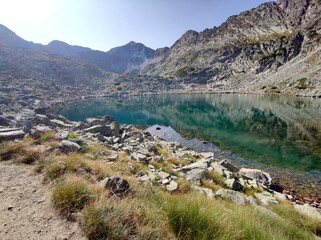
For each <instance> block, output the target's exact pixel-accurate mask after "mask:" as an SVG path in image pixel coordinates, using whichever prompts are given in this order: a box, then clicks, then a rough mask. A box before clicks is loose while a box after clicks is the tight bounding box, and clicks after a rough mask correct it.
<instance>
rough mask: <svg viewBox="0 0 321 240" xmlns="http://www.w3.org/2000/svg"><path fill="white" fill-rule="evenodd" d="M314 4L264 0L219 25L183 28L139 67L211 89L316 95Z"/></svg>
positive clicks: (318, 24) (320, 25)
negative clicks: (154, 58) (164, 49)
mask: <svg viewBox="0 0 321 240" xmlns="http://www.w3.org/2000/svg"><path fill="white" fill-rule="evenodd" d="M320 5H321V2H320V1H319V0H311V1H309V0H292V1H288V0H278V1H277V2H267V3H264V4H262V5H260V6H259V7H257V8H255V9H251V10H249V11H245V12H242V13H241V14H239V15H237V16H231V17H230V18H228V19H227V21H226V22H225V23H223V24H222V25H221V26H219V27H214V28H212V29H205V30H204V31H202V32H199V33H198V32H196V31H192V30H190V31H187V32H186V33H185V34H184V35H183V36H182V37H181V38H180V39H179V40H177V41H176V42H175V44H174V45H173V46H172V47H171V48H170V49H169V51H168V52H167V53H166V54H165V55H164V56H163V57H162V58H160V59H159V60H158V61H154V62H153V63H151V64H150V65H148V66H146V67H145V68H144V69H143V71H142V73H145V74H149V75H160V76H163V77H170V78H173V79H174V80H177V81H180V82H183V83H185V85H186V86H188V85H190V84H195V83H196V84H201V85H206V87H207V88H209V89H213V90H215V91H251V92H265V91H266V92H267V93H270V92H271V93H273V92H277V91H281V92H284V93H287V94H303V95H320V94H321V86H320V83H319V80H318V79H320V73H321V69H320V60H321V54H320V39H321V34H320V29H321V20H320V13H321V8H320ZM299 69H300V71H298V70H299ZM305 78H306V80H301V82H300V81H298V80H300V79H305ZM264 86H265V87H264ZM262 88H263V89H262ZM271 88H273V89H271ZM276 88H277V89H278V90H275V89H276ZM272 90H275V91H272Z"/></svg>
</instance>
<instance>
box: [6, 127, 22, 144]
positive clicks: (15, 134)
mask: <svg viewBox="0 0 321 240" xmlns="http://www.w3.org/2000/svg"><path fill="white" fill-rule="evenodd" d="M24 136H25V132H24V131H22V130H21V129H18V130H17V129H16V128H12V129H10V128H7V129H6V130H4V129H1V132H0V142H2V141H8V140H16V139H23V138H24Z"/></svg>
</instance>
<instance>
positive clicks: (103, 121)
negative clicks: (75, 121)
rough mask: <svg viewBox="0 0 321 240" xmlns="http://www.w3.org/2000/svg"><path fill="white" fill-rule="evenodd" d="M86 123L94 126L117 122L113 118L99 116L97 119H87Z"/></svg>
mask: <svg viewBox="0 0 321 240" xmlns="http://www.w3.org/2000/svg"><path fill="white" fill-rule="evenodd" d="M86 122H87V123H88V124H89V125H90V126H94V125H109V124H111V123H112V122H116V121H115V119H114V118H113V117H112V116H108V115H106V116H98V117H95V118H86Z"/></svg>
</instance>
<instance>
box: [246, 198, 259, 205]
mask: <svg viewBox="0 0 321 240" xmlns="http://www.w3.org/2000/svg"><path fill="white" fill-rule="evenodd" d="M247 201H248V203H249V204H250V205H252V206H254V207H257V206H260V203H259V202H258V201H257V200H256V199H255V198H254V197H252V196H248V197H247Z"/></svg>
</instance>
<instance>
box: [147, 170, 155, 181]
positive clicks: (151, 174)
mask: <svg viewBox="0 0 321 240" xmlns="http://www.w3.org/2000/svg"><path fill="white" fill-rule="evenodd" d="M148 178H149V179H150V180H151V181H154V180H156V174H155V173H153V172H148Z"/></svg>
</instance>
